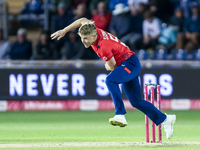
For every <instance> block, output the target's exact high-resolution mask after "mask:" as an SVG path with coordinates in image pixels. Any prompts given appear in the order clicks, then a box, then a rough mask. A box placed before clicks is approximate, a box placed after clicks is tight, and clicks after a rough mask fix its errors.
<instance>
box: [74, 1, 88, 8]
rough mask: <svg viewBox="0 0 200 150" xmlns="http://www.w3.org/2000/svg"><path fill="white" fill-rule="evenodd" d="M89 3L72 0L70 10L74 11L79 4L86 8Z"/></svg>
mask: <svg viewBox="0 0 200 150" xmlns="http://www.w3.org/2000/svg"><path fill="white" fill-rule="evenodd" d="M89 3H90V0H73V1H72V4H71V9H72V10H75V9H76V8H77V7H78V5H80V4H85V5H86V7H87V8H88V7H89Z"/></svg>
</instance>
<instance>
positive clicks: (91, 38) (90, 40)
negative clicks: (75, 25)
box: [80, 35, 96, 48]
mask: <svg viewBox="0 0 200 150" xmlns="http://www.w3.org/2000/svg"><path fill="white" fill-rule="evenodd" d="M80 37H81V41H82V43H83V45H84V46H85V48H88V47H90V46H91V45H92V44H94V43H95V41H96V38H95V37H96V35H80Z"/></svg>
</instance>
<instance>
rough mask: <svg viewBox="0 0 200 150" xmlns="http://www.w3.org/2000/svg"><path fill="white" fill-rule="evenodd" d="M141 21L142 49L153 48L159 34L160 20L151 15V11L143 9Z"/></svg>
mask: <svg viewBox="0 0 200 150" xmlns="http://www.w3.org/2000/svg"><path fill="white" fill-rule="evenodd" d="M144 19H145V20H144V21H143V44H144V49H148V48H152V49H155V47H156V45H157V44H158V38H159V37H160V34H161V21H160V20H159V19H158V18H156V17H154V16H153V13H152V12H151V11H145V13H144Z"/></svg>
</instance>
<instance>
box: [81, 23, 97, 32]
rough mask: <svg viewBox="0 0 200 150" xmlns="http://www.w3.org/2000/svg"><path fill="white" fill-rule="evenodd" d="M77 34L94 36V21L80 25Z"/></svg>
mask: <svg viewBox="0 0 200 150" xmlns="http://www.w3.org/2000/svg"><path fill="white" fill-rule="evenodd" d="M78 34H79V35H80V34H81V35H95V34H97V30H96V27H95V25H94V21H91V20H89V21H88V22H87V23H84V24H82V25H81V27H80V28H79V30H78Z"/></svg>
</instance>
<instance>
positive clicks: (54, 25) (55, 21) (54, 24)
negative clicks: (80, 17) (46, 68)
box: [51, 2, 73, 51]
mask: <svg viewBox="0 0 200 150" xmlns="http://www.w3.org/2000/svg"><path fill="white" fill-rule="evenodd" d="M72 21H73V15H72V14H71V13H68V12H67V8H66V5H65V3H63V2H61V3H59V4H58V14H56V15H53V16H52V19H51V33H54V32H55V31H58V30H61V29H63V28H65V27H66V26H67V25H69V24H70V23H71V22H72ZM66 40H68V34H66V36H65V37H63V38H62V39H61V40H59V41H58V40H56V45H57V49H58V51H60V49H61V48H62V47H63V45H64V43H65V41H66Z"/></svg>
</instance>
